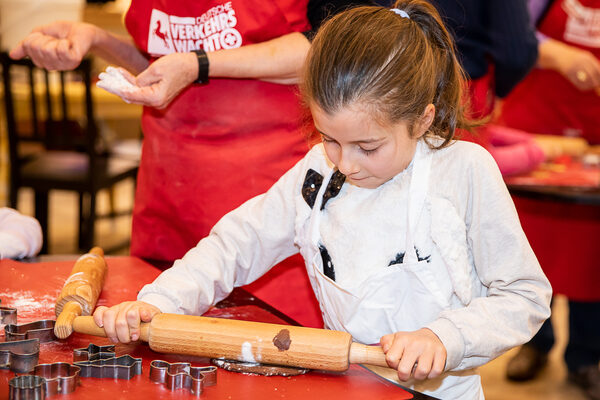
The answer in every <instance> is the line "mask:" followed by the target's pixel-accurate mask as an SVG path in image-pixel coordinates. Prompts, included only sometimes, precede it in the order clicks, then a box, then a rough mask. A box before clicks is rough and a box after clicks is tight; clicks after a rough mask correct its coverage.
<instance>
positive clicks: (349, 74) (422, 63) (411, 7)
mask: <svg viewBox="0 0 600 400" xmlns="http://www.w3.org/2000/svg"><path fill="white" fill-rule="evenodd" d="M394 7H395V8H397V9H400V10H402V11H404V12H405V13H407V14H408V16H409V18H404V17H402V16H400V15H398V14H396V13H395V12H393V11H391V10H389V9H387V8H382V7H357V8H353V9H350V10H347V11H345V12H342V13H340V14H338V15H336V16H334V17H333V18H331V19H330V20H328V21H327V22H325V23H324V24H323V25H322V27H321V28H320V29H319V31H318V32H317V35H316V36H315V39H314V41H313V43H312V46H311V49H310V51H309V53H308V57H307V60H306V64H305V67H304V79H303V83H302V85H301V89H302V95H303V98H304V101H305V102H306V103H307V104H315V105H317V106H318V107H319V108H321V110H323V112H325V113H327V114H333V113H335V112H338V111H340V110H341V109H342V108H344V107H348V106H351V105H355V104H360V105H361V106H365V107H366V108H367V112H369V113H371V114H372V115H373V116H374V118H376V119H377V121H378V122H379V123H397V122H400V121H406V122H407V123H408V126H409V131H410V132H412V130H413V126H414V124H415V122H417V121H418V120H419V118H420V117H421V116H422V115H423V112H424V111H425V107H426V106H427V105H428V104H430V103H432V104H433V105H434V106H435V109H436V113H435V117H434V120H433V123H432V124H431V127H430V128H429V132H428V133H427V134H426V135H425V136H426V139H425V140H427V136H431V135H437V136H441V137H443V138H444V141H443V143H442V144H441V145H440V146H438V148H441V147H444V146H446V145H447V144H448V143H450V141H451V140H452V138H453V136H454V132H455V130H456V129H457V128H465V129H469V128H470V127H471V123H470V121H468V120H467V119H466V117H465V116H464V107H463V106H464V104H462V90H463V89H464V84H465V78H464V73H463V70H462V68H461V67H460V64H459V62H458V60H457V58H456V54H455V48H454V41H453V39H452V37H451V36H450V34H449V33H448V31H447V30H446V28H445V27H444V24H443V23H442V20H441V18H440V16H439V14H438V12H437V11H436V9H435V8H434V7H433V6H432V5H431V4H429V3H428V2H426V1H423V0H399V1H397V2H396V4H395V6H394ZM428 143H429V142H428Z"/></svg>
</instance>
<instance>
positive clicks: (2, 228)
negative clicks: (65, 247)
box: [0, 207, 42, 259]
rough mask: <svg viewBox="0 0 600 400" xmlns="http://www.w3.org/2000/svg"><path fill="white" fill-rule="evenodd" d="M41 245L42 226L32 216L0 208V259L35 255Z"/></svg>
mask: <svg viewBox="0 0 600 400" xmlns="http://www.w3.org/2000/svg"><path fill="white" fill-rule="evenodd" d="M41 247H42V228H41V227H40V224H39V222H38V221H37V220H36V219H35V218H32V217H28V216H26V215H22V214H19V212H18V211H16V210H13V209H12V208H7V207H2V208H0V259H3V258H23V257H32V256H34V255H36V254H37V253H38V252H39V251H40V248H41Z"/></svg>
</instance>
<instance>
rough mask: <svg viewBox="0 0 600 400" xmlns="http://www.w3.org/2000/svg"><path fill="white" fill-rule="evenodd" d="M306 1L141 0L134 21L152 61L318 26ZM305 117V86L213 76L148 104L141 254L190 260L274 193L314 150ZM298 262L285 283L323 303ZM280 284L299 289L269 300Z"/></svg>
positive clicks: (140, 188) (130, 15) (131, 25)
mask: <svg viewBox="0 0 600 400" xmlns="http://www.w3.org/2000/svg"><path fill="white" fill-rule="evenodd" d="M306 6H307V1H306V0H304V1H297V0H277V1H267V2H264V1H260V2H259V1H249V0H231V1H215V0H203V1H177V0H133V1H132V3H131V6H130V8H129V11H128V12H127V15H126V17H125V25H126V27H127V29H128V31H129V33H130V34H131V36H132V37H133V39H134V41H135V43H136V45H137V46H138V48H139V49H141V51H142V52H143V53H145V54H149V57H150V59H151V61H152V60H153V59H155V57H158V56H160V55H164V54H168V53H172V52H174V51H177V52H187V51H191V50H194V49H197V48H204V49H205V50H206V51H215V50H220V49H230V48H236V47H240V46H242V45H248V44H253V43H260V42H264V41H267V40H270V39H273V38H276V37H279V36H282V35H285V34H288V33H292V32H301V31H305V30H308V29H310V25H309V23H308V20H307V17H306ZM303 117H304V112H303V110H302V108H301V106H300V104H299V101H298V96H297V88H296V86H288V85H278V84H273V83H267V82H262V81H258V80H251V79H211V81H210V83H209V84H208V85H205V86H199V85H192V86H190V87H188V88H187V89H186V90H184V91H183V92H182V93H181V94H180V95H179V96H178V97H177V98H176V99H174V100H173V101H172V102H171V103H170V105H169V106H168V107H167V108H166V109H163V110H157V109H153V108H148V107H146V108H144V113H143V116H142V129H143V132H144V145H143V150H142V160H141V164H140V171H139V175H138V185H137V191H136V198H135V207H134V213H133V227H132V240H131V253H132V255H134V256H139V257H143V258H150V259H156V260H165V261H172V260H175V259H177V258H180V257H182V256H183V255H184V254H185V253H186V252H187V251H188V250H189V249H191V248H192V247H194V246H195V245H196V244H197V243H198V241H199V240H200V239H202V238H203V237H204V236H206V235H207V234H208V233H209V231H210V229H211V228H212V227H213V225H214V224H215V223H216V222H217V221H218V220H219V219H220V218H221V217H222V216H223V215H225V214H226V213H227V212H228V211H231V210H232V209H234V208H236V207H238V206H239V205H241V204H242V203H243V202H244V201H246V200H248V199H249V198H251V197H253V196H256V195H258V194H260V193H263V192H265V191H266V190H267V189H269V187H271V185H272V184H273V183H275V181H276V180H277V179H278V178H279V177H280V176H281V175H283V174H284V173H285V172H286V171H287V170H288V169H289V168H291V167H292V166H293V165H294V164H295V163H296V162H297V161H298V160H299V159H300V158H302V156H303V155H304V154H305V153H306V151H307V150H308V146H307V142H306V139H305V138H304V136H303V133H302V129H301V128H302V121H303ZM293 264H294V265H293V268H292V269H291V270H293V271H292V272H288V270H290V268H288V269H287V270H286V273H291V274H293V277H290V276H288V277H287V278H286V277H283V279H277V281H279V284H280V283H281V282H282V281H288V282H290V281H293V282H295V283H296V284H297V285H299V286H300V287H299V288H297V289H298V292H299V293H298V294H300V292H301V293H302V296H305V297H306V296H310V297H312V298H313V299H314V296H313V295H312V292H311V291H309V290H310V289H309V288H310V286H309V283H308V279H307V277H306V274H305V272H304V264H303V262H301V260H300V259H299V257H298V262H295V263H293ZM274 285H276V286H277V285H278V283H277V282H274ZM288 286H289V283H288ZM280 290H281V291H284V293H289V289H285V290H282V289H281V288H279V287H273V288H271V287H269V285H263V287H262V289H261V291H262V292H264V295H260V297H261V298H264V299H265V300H269V296H270V295H271V294H273V296H279V293H277V292H278V291H280ZM294 290H296V289H294ZM296 301H298V299H296ZM307 301H310V300H307ZM312 302H313V304H314V300H312ZM308 306H309V304H306V303H305V307H308ZM284 311H285V310H284ZM315 313H317V312H316V311H315Z"/></svg>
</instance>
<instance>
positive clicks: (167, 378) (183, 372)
mask: <svg viewBox="0 0 600 400" xmlns="http://www.w3.org/2000/svg"><path fill="white" fill-rule="evenodd" d="M150 380H151V381H153V382H158V383H162V384H163V385H165V387H166V388H167V389H169V390H176V389H184V388H185V389H189V390H190V392H191V393H192V394H194V395H196V396H200V395H201V394H202V391H203V390H204V388H205V387H208V386H213V385H216V384H217V367H215V366H212V365H211V366H208V367H192V366H191V364H190V363H186V362H178V363H169V362H167V361H163V360H154V361H152V362H151V363H150Z"/></svg>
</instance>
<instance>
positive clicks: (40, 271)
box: [0, 257, 430, 400]
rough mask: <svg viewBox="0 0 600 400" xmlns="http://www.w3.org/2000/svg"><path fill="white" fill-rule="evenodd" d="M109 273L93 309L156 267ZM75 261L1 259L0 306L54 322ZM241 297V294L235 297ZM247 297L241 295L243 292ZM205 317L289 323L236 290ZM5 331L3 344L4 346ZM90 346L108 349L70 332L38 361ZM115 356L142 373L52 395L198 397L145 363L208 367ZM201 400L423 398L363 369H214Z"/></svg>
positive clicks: (3, 375) (139, 353) (0, 391)
mask: <svg viewBox="0 0 600 400" xmlns="http://www.w3.org/2000/svg"><path fill="white" fill-rule="evenodd" d="M107 263H108V276H107V279H106V282H105V284H104V290H103V291H102V294H101V296H100V299H99V300H98V305H112V304H116V303H119V302H122V301H125V300H132V299H135V297H136V295H137V293H138V291H139V290H140V289H141V288H142V286H143V285H144V284H146V283H148V282H151V281H152V280H153V279H154V278H155V277H156V276H157V275H158V274H159V273H160V270H159V269H157V268H155V267H153V266H152V265H150V264H147V263H145V262H144V261H142V260H140V259H137V258H134V257H114V258H110V257H109V258H107ZM73 264H74V261H61V262H41V263H31V264H29V263H20V262H16V261H11V260H2V261H0V299H1V300H2V306H11V307H15V308H17V312H18V323H19V324H22V323H26V322H32V321H36V320H41V319H54V318H55V316H54V303H55V300H56V298H57V297H58V295H59V293H60V291H61V289H62V286H63V283H64V281H65V279H66V278H67V277H68V275H69V273H70V272H71V268H72V267H73ZM240 293H241V294H240ZM245 294H246V295H245ZM207 315H210V316H218V317H225V318H235V319H245V320H252V321H258V322H271V323H283V324H285V323H289V322H290V320H289V319H288V320H286V318H285V316H283V315H282V314H280V313H277V311H275V310H273V309H272V308H270V307H269V306H268V305H266V303H263V302H261V301H260V300H258V299H255V298H253V297H251V296H249V295H247V292H244V291H240V290H237V291H235V292H234V295H233V296H230V297H229V298H228V299H226V300H225V301H223V302H221V303H220V304H219V305H218V307H216V308H213V309H211V310H209V312H208V313H207ZM3 335H4V330H2V333H0V341H4V338H3ZM90 343H94V344H97V345H107V344H110V343H109V342H108V340H107V339H105V338H99V337H92V336H87V335H82V334H77V333H75V334H73V335H71V337H69V338H68V339H67V340H60V341H58V340H57V341H55V342H50V343H42V344H41V351H40V361H39V363H40V364H41V363H53V362H69V363H71V362H73V349H76V348H82V347H87V346H88V345H89V344H90ZM116 353H117V356H119V355H123V354H130V355H132V356H133V357H138V358H139V357H141V358H142V359H143V362H142V365H143V373H142V375H139V376H135V377H133V378H132V379H131V380H117V379H114V380H113V379H97V378H81V386H79V387H78V388H77V390H76V391H75V392H73V393H71V394H67V395H62V394H59V395H55V396H53V397H52V398H53V399H57V400H63V399H64V400H68V399H98V398H101V397H102V398H105V399H110V398H113V399H117V398H124V397H127V398H131V399H141V398H143V399H145V400H150V399H163V398H177V399H182V398H196V397H195V396H193V395H191V394H190V393H189V392H188V391H187V390H186V389H179V390H176V391H170V390H168V389H166V388H165V387H163V386H162V385H160V384H157V383H154V382H152V381H150V380H149V378H148V374H149V370H150V366H149V364H150V362H151V361H152V360H155V359H162V360H166V361H170V362H173V361H189V362H192V365H194V366H200V365H207V364H208V361H209V360H207V359H201V358H197V357H189V356H173V355H164V354H159V353H155V352H153V351H152V350H150V348H149V347H148V345H147V344H146V343H136V344H132V345H123V344H119V345H117V346H116ZM14 375H15V374H14V373H12V372H10V371H9V370H0V399H7V398H8V381H9V380H10V379H11V378H12V377H14ZM201 398H204V399H272V398H285V399H308V398H313V399H337V398H339V399H344V400H351V399H365V398H371V399H395V400H398V399H410V398H414V399H427V398H430V397H428V396H424V395H422V394H419V393H416V392H412V391H408V390H405V389H404V388H402V387H400V386H398V385H396V384H394V383H392V382H390V381H387V380H385V379H383V378H381V377H379V376H378V375H376V374H374V373H372V372H371V371H369V370H367V369H365V368H363V367H362V366H360V365H352V366H351V367H350V368H349V369H348V371H346V372H344V373H330V372H324V371H311V372H309V373H307V374H305V375H300V376H295V377H265V376H256V375H245V374H240V373H235V372H228V371H225V370H221V369H219V371H218V382H217V385H216V386H212V387H208V388H206V389H205V391H204V393H202V395H201Z"/></svg>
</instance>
